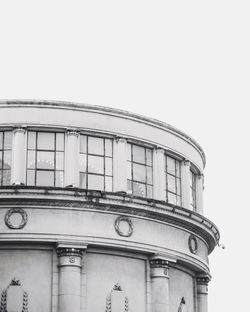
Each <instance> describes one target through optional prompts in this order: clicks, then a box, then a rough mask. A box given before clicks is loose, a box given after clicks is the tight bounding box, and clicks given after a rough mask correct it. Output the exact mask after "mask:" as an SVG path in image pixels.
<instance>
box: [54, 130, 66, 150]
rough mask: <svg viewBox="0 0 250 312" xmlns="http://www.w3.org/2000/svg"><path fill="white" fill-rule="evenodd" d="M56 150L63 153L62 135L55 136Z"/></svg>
mask: <svg viewBox="0 0 250 312" xmlns="http://www.w3.org/2000/svg"><path fill="white" fill-rule="evenodd" d="M56 150H57V151H64V133H57V134H56Z"/></svg>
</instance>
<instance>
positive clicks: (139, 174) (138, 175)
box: [133, 164, 146, 183]
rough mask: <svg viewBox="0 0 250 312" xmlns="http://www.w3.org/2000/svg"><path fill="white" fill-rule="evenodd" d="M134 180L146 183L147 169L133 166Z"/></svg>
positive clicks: (136, 165)
mask: <svg viewBox="0 0 250 312" xmlns="http://www.w3.org/2000/svg"><path fill="white" fill-rule="evenodd" d="M133 180H135V181H140V182H144V183H146V167H145V166H143V165H138V164H133Z"/></svg>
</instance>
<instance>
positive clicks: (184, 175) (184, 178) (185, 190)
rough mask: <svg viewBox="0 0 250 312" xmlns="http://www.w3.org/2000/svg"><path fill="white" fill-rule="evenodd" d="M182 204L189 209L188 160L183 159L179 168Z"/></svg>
mask: <svg viewBox="0 0 250 312" xmlns="http://www.w3.org/2000/svg"><path fill="white" fill-rule="evenodd" d="M181 191H182V206H183V208H186V209H190V162H189V161H188V160H184V161H183V162H182V168H181Z"/></svg>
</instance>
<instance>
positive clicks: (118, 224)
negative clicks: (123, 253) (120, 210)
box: [115, 216, 134, 237]
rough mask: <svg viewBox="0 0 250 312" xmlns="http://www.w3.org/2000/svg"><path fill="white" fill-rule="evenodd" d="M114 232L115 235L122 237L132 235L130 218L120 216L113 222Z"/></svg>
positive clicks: (132, 229)
mask: <svg viewBox="0 0 250 312" xmlns="http://www.w3.org/2000/svg"><path fill="white" fill-rule="evenodd" d="M115 230H116V232H117V234H119V235H120V236H124V237H129V236H131V235H132V234H133V231H134V228H133V223H132V221H131V219H130V218H128V217H125V216H120V217H118V218H117V219H116V220H115Z"/></svg>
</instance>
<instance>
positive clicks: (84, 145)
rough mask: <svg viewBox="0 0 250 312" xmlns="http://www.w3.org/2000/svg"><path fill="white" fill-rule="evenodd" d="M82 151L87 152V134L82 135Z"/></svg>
mask: <svg viewBox="0 0 250 312" xmlns="http://www.w3.org/2000/svg"><path fill="white" fill-rule="evenodd" d="M80 153H84V154H86V153H87V137H86V135H80Z"/></svg>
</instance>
